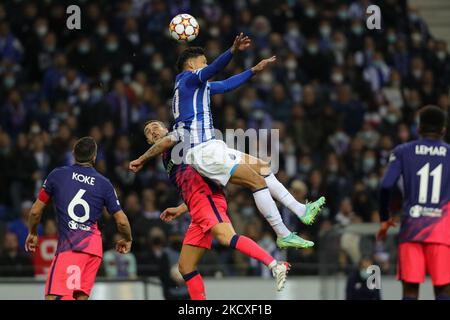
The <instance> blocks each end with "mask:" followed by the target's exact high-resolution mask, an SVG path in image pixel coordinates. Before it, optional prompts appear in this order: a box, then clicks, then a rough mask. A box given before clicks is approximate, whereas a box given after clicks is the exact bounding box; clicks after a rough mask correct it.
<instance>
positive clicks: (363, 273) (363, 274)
mask: <svg viewBox="0 0 450 320" xmlns="http://www.w3.org/2000/svg"><path fill="white" fill-rule="evenodd" d="M359 276H360V277H361V279H363V280H367V279H369V276H370V273H367V271H366V270H365V269H361V270H360V271H359Z"/></svg>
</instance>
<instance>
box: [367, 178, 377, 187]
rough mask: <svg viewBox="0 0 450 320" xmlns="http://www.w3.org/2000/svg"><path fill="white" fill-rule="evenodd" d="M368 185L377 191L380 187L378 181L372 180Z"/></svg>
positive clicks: (368, 181)
mask: <svg viewBox="0 0 450 320" xmlns="http://www.w3.org/2000/svg"><path fill="white" fill-rule="evenodd" d="M367 185H368V186H369V188H370V189H376V188H377V187H378V179H377V178H370V179H369V180H367Z"/></svg>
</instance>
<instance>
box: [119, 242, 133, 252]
mask: <svg viewBox="0 0 450 320" xmlns="http://www.w3.org/2000/svg"><path fill="white" fill-rule="evenodd" d="M130 250H131V241H126V240H125V239H120V240H119V241H117V242H116V251H117V252H119V253H128V252H130Z"/></svg>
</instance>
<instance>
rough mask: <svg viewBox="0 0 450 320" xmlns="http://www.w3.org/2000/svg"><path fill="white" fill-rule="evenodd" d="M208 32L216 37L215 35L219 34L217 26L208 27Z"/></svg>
mask: <svg viewBox="0 0 450 320" xmlns="http://www.w3.org/2000/svg"><path fill="white" fill-rule="evenodd" d="M209 34H210V35H211V37H214V38H216V37H218V36H219V34H220V30H219V28H218V27H212V28H210V29H209Z"/></svg>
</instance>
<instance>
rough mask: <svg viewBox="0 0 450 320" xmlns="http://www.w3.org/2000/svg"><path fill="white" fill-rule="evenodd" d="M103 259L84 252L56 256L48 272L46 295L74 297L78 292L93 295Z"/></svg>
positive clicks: (62, 253) (67, 252)
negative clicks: (93, 288) (96, 277)
mask: <svg viewBox="0 0 450 320" xmlns="http://www.w3.org/2000/svg"><path fill="white" fill-rule="evenodd" d="M101 262H102V258H100V257H98V256H95V255H92V254H89V253H83V252H75V251H65V252H61V253H58V254H56V255H55V257H54V258H53V261H52V264H51V265H50V268H49V270H48V275H47V283H46V285H45V295H56V296H62V297H64V299H70V298H71V297H73V293H74V292H76V291H81V292H84V293H85V294H86V295H88V296H89V295H90V294H91V289H92V287H93V286H94V282H95V276H96V275H97V271H98V269H99V268H100V264H101Z"/></svg>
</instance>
